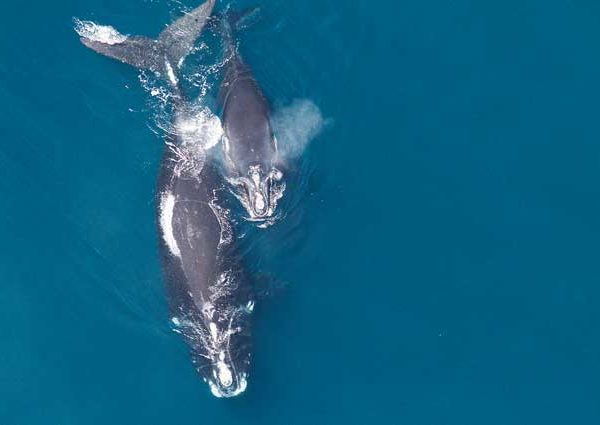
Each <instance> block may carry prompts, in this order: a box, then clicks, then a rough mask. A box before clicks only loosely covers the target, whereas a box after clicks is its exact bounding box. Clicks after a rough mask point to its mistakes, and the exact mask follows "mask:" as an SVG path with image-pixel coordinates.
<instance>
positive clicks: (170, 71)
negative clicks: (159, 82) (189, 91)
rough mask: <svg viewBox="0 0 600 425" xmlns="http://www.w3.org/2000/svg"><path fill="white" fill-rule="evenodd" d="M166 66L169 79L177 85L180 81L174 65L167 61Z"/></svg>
mask: <svg viewBox="0 0 600 425" xmlns="http://www.w3.org/2000/svg"><path fill="white" fill-rule="evenodd" d="M165 68H167V75H168V76H169V80H170V81H171V84H173V85H174V86H176V85H177V83H178V81H177V77H176V76H175V72H174V71H173V67H172V66H171V64H170V63H169V61H165Z"/></svg>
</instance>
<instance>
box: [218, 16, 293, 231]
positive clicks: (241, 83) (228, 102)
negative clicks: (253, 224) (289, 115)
mask: <svg viewBox="0 0 600 425" xmlns="http://www.w3.org/2000/svg"><path fill="white" fill-rule="evenodd" d="M241 20H243V17H242V18H238V19H236V18H234V17H233V14H232V13H225V14H224V16H223V17H222V33H223V39H224V43H225V52H226V57H227V63H226V70H225V78H224V79H223V82H222V84H221V88H220V93H219V104H220V106H221V108H222V114H221V115H222V122H223V130H224V151H225V157H226V158H227V165H228V170H227V174H228V181H229V182H230V183H232V184H233V186H234V189H235V193H236V195H237V196H238V199H239V200H240V201H241V203H242V205H243V206H244V207H245V209H246V211H247V213H248V214H249V216H250V219H251V220H256V221H261V220H265V219H270V218H271V217H273V215H274V214H275V212H276V208H277V201H278V200H279V199H280V198H281V197H282V195H283V192H284V190H285V183H284V181H283V177H284V175H283V171H282V170H283V168H282V167H283V162H282V159H281V158H280V155H279V151H278V147H277V140H276V138H275V136H274V134H273V129H272V126H271V122H270V119H269V115H270V110H269V104H268V102H267V100H266V98H265V96H264V94H263V92H262V90H261V88H260V86H259V84H258V82H257V81H256V79H255V78H254V76H253V74H252V71H251V69H250V67H249V66H248V65H247V64H246V63H245V62H244V60H243V59H242V56H241V54H240V52H239V49H238V46H237V44H236V41H235V39H234V31H235V29H236V27H237V26H238V22H239V21H241ZM236 21H237V22H236Z"/></svg>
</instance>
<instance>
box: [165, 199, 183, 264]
mask: <svg viewBox="0 0 600 425" xmlns="http://www.w3.org/2000/svg"><path fill="white" fill-rule="evenodd" d="M174 209H175V196H173V194H172V193H170V192H167V193H163V195H162V196H161V198H160V228H161V230H162V234H163V239H164V240H165V243H166V244H167V246H168V247H169V251H171V254H173V255H174V256H176V257H178V258H181V251H179V247H178V246H177V241H176V240H175V235H174V234H173V210H174Z"/></svg>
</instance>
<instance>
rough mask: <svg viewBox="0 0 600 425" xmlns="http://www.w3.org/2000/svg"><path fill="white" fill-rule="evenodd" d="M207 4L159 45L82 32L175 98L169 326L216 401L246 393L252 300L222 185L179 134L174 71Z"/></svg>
mask: <svg viewBox="0 0 600 425" xmlns="http://www.w3.org/2000/svg"><path fill="white" fill-rule="evenodd" d="M214 3H215V2H214V0H209V1H207V2H206V3H204V4H202V5H200V6H199V7H198V8H196V9H194V10H193V11H191V12H190V13H188V14H186V15H184V16H183V17H181V18H180V19H178V20H177V21H175V22H174V23H172V24H171V25H170V26H168V27H167V28H166V29H165V30H164V31H163V32H161V34H160V35H159V36H158V38H157V39H150V38H147V37H138V36H125V35H122V34H120V33H118V32H117V31H116V30H114V29H113V28H112V27H98V26H95V27H94V26H87V27H85V26H84V27H82V28H79V31H78V33H79V34H80V36H81V41H82V43H83V44H84V45H86V46H87V47H89V48H91V49H93V50H95V51H96V52H98V53H101V54H103V55H105V56H108V57H111V58H114V59H117V60H119V61H121V62H124V63H127V64H129V65H132V66H135V67H137V68H141V69H149V70H151V71H154V72H156V73H158V74H160V75H161V76H164V77H165V78H166V79H167V81H168V82H169V83H170V85H171V87H172V89H173V92H174V96H173V100H174V103H175V104H174V113H173V128H174V129H175V131H174V132H172V133H169V134H168V135H167V139H166V144H165V150H164V154H163V157H162V160H161V165H160V173H159V178H158V187H157V192H156V193H157V195H156V205H157V223H158V228H159V233H160V236H161V237H160V253H161V259H162V264H163V270H164V274H165V280H166V287H167V295H168V300H169V305H170V312H171V317H172V323H173V325H174V329H175V331H176V332H178V333H180V334H181V335H182V336H183V338H184V339H185V341H186V342H187V344H188V345H189V347H190V350H191V353H192V360H193V362H194V364H195V366H196V368H197V370H198V372H199V373H200V374H201V376H202V377H203V379H204V380H205V381H206V382H207V383H208V384H209V386H210V389H211V391H212V393H213V394H214V395H215V396H217V397H233V396H236V395H239V394H241V393H242V392H243V391H244V390H245V389H246V386H247V377H248V369H249V366H250V358H251V328H252V320H251V319H252V311H253V309H254V297H253V291H252V286H251V284H250V280H249V277H248V275H247V273H246V270H245V268H244V264H243V261H242V259H241V257H240V255H239V254H238V252H237V245H236V240H237V235H236V234H235V232H236V230H235V226H234V220H233V219H232V217H231V214H230V212H229V210H228V209H227V208H226V201H225V194H224V193H223V192H224V190H223V188H224V186H225V183H224V179H223V177H222V175H221V174H220V171H219V170H218V168H217V166H216V164H215V163H214V162H212V161H207V160H206V156H207V152H206V149H205V148H206V146H204V144H205V143H206V141H205V140H202V136H203V135H198V134H195V133H193V132H192V133H189V132H186V131H185V129H184V130H182V131H179V130H181V127H182V124H181V123H185V122H186V121H189V120H190V119H193V118H194V117H193V116H191V115H190V114H192V110H191V108H190V106H189V103H188V102H187V100H186V99H185V95H184V93H183V91H182V89H181V87H180V85H179V81H178V77H177V70H178V69H179V67H180V66H181V64H182V62H183V60H184V59H185V57H186V56H187V55H188V54H189V53H190V51H191V49H192V47H193V45H194V42H195V41H196V39H197V37H198V36H199V35H200V33H201V31H202V28H203V27H204V25H205V23H206V22H207V19H208V17H209V16H210V14H211V13H212V9H213V7H214Z"/></svg>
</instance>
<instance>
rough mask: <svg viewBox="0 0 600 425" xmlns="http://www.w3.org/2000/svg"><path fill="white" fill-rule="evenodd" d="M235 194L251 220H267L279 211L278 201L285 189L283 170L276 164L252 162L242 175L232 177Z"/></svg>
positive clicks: (231, 181) (230, 180)
mask: <svg viewBox="0 0 600 425" xmlns="http://www.w3.org/2000/svg"><path fill="white" fill-rule="evenodd" d="M229 182H230V183H231V184H232V186H233V187H234V189H235V191H234V193H235V195H236V197H237V198H238V199H239V200H240V202H241V204H242V206H243V207H244V208H245V210H246V212H247V213H248V216H249V220H251V221H265V220H268V219H271V218H273V217H274V216H275V215H276V213H277V203H278V201H279V200H280V199H281V197H282V196H283V192H284V191H285V182H284V181H283V172H282V171H281V170H279V169H278V168H277V167H275V166H270V167H269V166H266V165H264V164H260V163H253V164H250V165H249V166H248V167H247V169H246V171H245V173H241V176H240V177H236V178H231V179H229Z"/></svg>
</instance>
